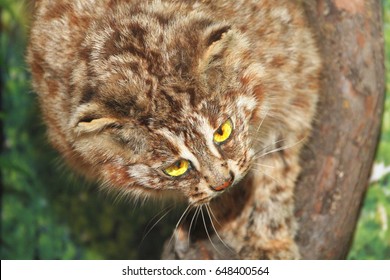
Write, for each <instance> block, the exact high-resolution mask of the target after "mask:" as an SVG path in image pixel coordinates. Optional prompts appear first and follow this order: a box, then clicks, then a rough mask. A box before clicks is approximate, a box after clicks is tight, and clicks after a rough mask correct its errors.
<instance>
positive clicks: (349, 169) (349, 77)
mask: <svg viewBox="0 0 390 280" xmlns="http://www.w3.org/2000/svg"><path fill="white" fill-rule="evenodd" d="M307 4H308V5H307V8H308V9H307V10H308V15H309V18H310V22H311V24H312V26H313V28H314V29H315V30H316V33H317V34H318V38H319V42H320V44H319V46H320V48H321V53H322V56H323V60H324V63H325V68H324V72H323V78H324V79H323V86H322V94H321V98H322V99H321V101H320V106H319V111H318V116H317V121H316V123H315V127H314V131H313V137H312V140H311V142H310V144H309V146H308V148H307V149H306V150H304V152H303V154H302V164H303V165H304V171H303V173H302V174H301V180H300V181H299V183H298V185H297V189H296V216H297V218H298V221H299V224H300V230H299V233H298V236H297V241H298V244H299V246H300V251H301V254H302V257H303V258H304V259H344V258H346V256H347V254H348V251H349V247H350V245H351V241H352V239H353V233H354V230H355V226H356V222H357V219H358V216H359V211H360V206H361V204H362V201H363V199H364V194H365V191H366V187H367V185H368V180H369V175H370V171H371V166H372V163H373V159H374V155H375V150H376V145H377V142H378V135H379V131H380V124H381V117H382V113H383V100H384V92H385V89H384V87H385V70H384V41H383V20H382V6H381V1H379V0H370V1H366V0H317V1H307Z"/></svg>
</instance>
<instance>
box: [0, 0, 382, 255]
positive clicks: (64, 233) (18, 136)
mask: <svg viewBox="0 0 390 280" xmlns="http://www.w3.org/2000/svg"><path fill="white" fill-rule="evenodd" d="M383 4H384V7H385V9H384V11H385V13H384V16H385V20H386V24H385V39H386V43H387V46H388V47H387V49H386V64H387V69H388V71H387V90H388V92H389V90H390V70H389V69H390V65H389V63H390V0H384V1H383ZM28 14H29V11H28V5H27V4H26V3H24V2H23V1H22V0H0V20H1V22H0V28H1V30H0V31H1V33H0V65H1V73H0V79H1V83H0V85H1V87H2V88H1V92H2V96H1V104H2V111H1V113H0V118H1V120H2V122H3V126H4V127H3V134H4V149H3V151H2V153H1V156H0V167H1V178H0V179H1V180H2V204H1V207H2V208H1V248H0V250H1V251H0V257H1V259H148V258H149V259H150V258H152V259H153V258H159V255H158V254H159V252H160V249H161V246H162V241H163V240H165V239H166V238H167V237H168V236H169V235H170V231H171V228H172V224H174V221H177V220H178V214H176V215H169V216H170V217H171V220H168V221H167V222H164V223H158V224H157V225H156V226H155V228H154V229H153V230H152V231H151V232H150V233H149V234H148V235H147V237H146V238H145V240H141V238H142V237H143V236H144V232H145V231H146V230H147V229H148V228H150V226H151V225H150V224H149V223H150V221H151V220H152V222H151V224H152V225H153V223H154V222H155V221H156V220H157V219H158V218H159V217H161V216H162V215H163V214H164V213H165V212H161V213H159V212H160V210H159V209H156V207H137V206H134V208H133V206H130V204H129V203H120V202H116V203H113V201H114V199H113V198H112V197H109V198H107V197H105V196H104V195H102V194H101V193H97V192H96V191H95V190H96V186H93V187H88V184H87V183H85V182H83V181H81V180H80V179H78V178H72V176H71V175H70V173H67V172H65V173H64V172H63V171H60V170H63V169H64V168H63V167H61V168H57V166H58V163H57V160H56V157H57V155H56V153H55V152H54V151H53V150H51V148H50V147H49V146H48V145H47V144H46V139H45V135H44V126H43V124H42V121H41V119H40V117H39V115H40V113H39V111H38V109H37V108H38V106H37V104H36V100H35V96H34V95H33V94H32V93H31V90H30V86H29V79H30V77H29V76H28V74H27V71H26V65H25V63H24V50H25V44H26V39H25V38H26V33H27V31H26V27H27V26H28V16H26V15H28ZM385 106H386V111H385V115H384V119H383V132H382V136H381V142H380V146H379V149H378V155H377V160H376V161H377V162H385V164H386V165H390V97H389V95H387V98H386V103H385ZM389 182H390V176H387V177H384V178H382V179H381V180H380V181H379V182H377V183H375V184H373V185H372V186H370V188H369V190H368V193H367V198H366V201H365V206H364V208H363V210H362V214H361V219H360V221H359V224H358V226H357V233H356V236H355V241H354V244H353V247H352V250H351V253H350V255H349V258H350V259H389V258H390V229H389V227H390V221H389V217H390V183H389ZM178 213H180V211H179V212H178ZM156 214H157V215H156ZM154 215H156V218H155V219H154V221H153V219H152V217H153V216H154Z"/></svg>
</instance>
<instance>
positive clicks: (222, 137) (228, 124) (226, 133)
mask: <svg viewBox="0 0 390 280" xmlns="http://www.w3.org/2000/svg"><path fill="white" fill-rule="evenodd" d="M232 132H233V123H232V121H231V120H230V119H228V120H226V121H225V122H224V123H223V124H222V125H221V126H220V127H219V128H218V129H217V130H216V131H215V132H214V143H215V144H217V145H221V144H223V143H225V142H226V141H227V140H228V139H229V138H230V136H231V134H232Z"/></svg>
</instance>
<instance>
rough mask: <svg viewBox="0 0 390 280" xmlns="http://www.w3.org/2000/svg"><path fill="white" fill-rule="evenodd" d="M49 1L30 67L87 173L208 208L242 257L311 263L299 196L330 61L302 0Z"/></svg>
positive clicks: (58, 137) (49, 112)
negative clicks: (299, 238) (303, 258)
mask: <svg viewBox="0 0 390 280" xmlns="http://www.w3.org/2000/svg"><path fill="white" fill-rule="evenodd" d="M35 2H36V3H35V16H34V21H33V24H32V28H31V33H30V43H29V47H28V55H27V61H28V63H29V66H30V69H31V73H32V77H33V87H34V90H35V91H36V92H37V93H38V98H39V103H40V106H41V109H42V113H43V117H44V120H45V122H46V124H47V128H48V135H49V139H50V141H51V143H52V144H53V145H54V147H55V148H56V149H57V150H58V151H59V152H60V153H61V155H62V156H63V157H64V159H65V160H66V161H67V162H68V163H69V164H70V166H72V167H73V169H75V170H76V171H77V172H80V173H82V174H84V175H85V176H87V177H88V178H91V179H93V180H96V181H99V182H101V185H102V186H103V187H104V188H108V189H110V190H113V191H119V192H121V193H123V194H124V195H131V196H133V197H150V196H159V197H166V196H170V195H171V194H175V195H177V196H181V197H184V198H185V199H186V200H187V201H188V205H189V207H188V208H187V210H188V211H189V210H190V209H197V211H198V209H200V210H202V209H204V208H205V209H206V210H207V212H208V213H209V214H210V219H211V220H212V221H214V223H213V227H214V230H215V231H217V233H218V236H219V238H220V239H221V240H223V242H224V244H226V246H228V247H229V248H230V249H231V250H233V251H234V252H235V255H236V256H237V257H238V258H242V259H259V258H261V259H297V258H299V250H298V248H297V246H296V244H295V242H294V236H295V232H296V228H297V224H296V221H295V219H294V215H293V204H294V198H293V193H294V185H295V182H296V179H297V176H298V174H299V172H300V169H301V168H300V163H299V151H300V149H301V147H302V146H303V145H304V143H305V140H306V139H307V137H308V135H309V134H310V131H311V123H312V119H313V116H314V114H315V110H316V103H317V99H318V90H319V73H320V68H321V61H320V57H319V54H318V50H317V47H316V44H315V40H314V37H313V34H312V32H311V30H310V29H309V28H308V26H307V22H306V20H305V17H304V13H303V8H302V4H301V1H290V0H273V1H271V0H260V1H258V0H237V1H227V0H215V1H201V0H187V1H165V0H161V1H137V0H134V1H132V0H127V1H126V0H99V1H98V0H63V1H50V0H37V1H35ZM202 214H203V213H202ZM178 227H183V228H184V227H185V225H184V224H183V225H182V224H180V223H179V224H178ZM187 230H189V229H188V228H187ZM220 257H221V258H223V257H224V256H220Z"/></svg>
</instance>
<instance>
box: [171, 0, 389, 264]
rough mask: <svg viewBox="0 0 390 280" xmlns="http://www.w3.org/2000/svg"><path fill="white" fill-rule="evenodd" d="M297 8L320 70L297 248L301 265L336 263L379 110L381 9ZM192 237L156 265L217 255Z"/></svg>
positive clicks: (364, 5) (300, 191)
mask: <svg viewBox="0 0 390 280" xmlns="http://www.w3.org/2000/svg"><path fill="white" fill-rule="evenodd" d="M305 3H306V7H307V12H308V15H309V18H310V22H311V25H312V27H313V29H314V30H315V32H316V34H318V41H319V46H320V49H321V53H322V55H323V59H324V63H325V65H324V71H323V86H322V92H321V101H320V104H319V110H318V115H317V119H316V122H315V127H314V130H313V136H312V139H311V141H310V143H309V144H308V146H307V148H306V149H305V150H304V151H303V154H302V164H303V166H304V170H303V173H302V174H301V176H300V180H299V182H298V185H297V189H296V216H297V218H298V221H299V224H300V230H299V233H298V236H297V242H298V244H299V246H300V251H301V254H302V258H304V259H343V258H345V257H346V256H347V253H348V251H349V247H350V244H351V241H352V238H353V232H354V230H355V226H356V222H357V218H358V215H359V211H360V206H361V204H362V201H363V198H364V194H365V190H366V187H367V184H368V179H369V175H370V171H371V166H372V162H373V158H374V154H375V150H376V145H377V139H378V135H379V130H380V122H381V116H382V111H383V98H384V85H385V83H384V42H383V32H382V25H383V21H382V10H381V2H380V1H379V0H370V1H366V0H306V1H305ZM194 236H195V237H196V234H194ZM194 236H193V238H192V244H191V246H190V249H189V250H185V251H186V253H185V254H182V255H178V254H177V252H180V251H181V250H180V246H181V245H183V244H180V242H179V243H177V244H176V245H175V246H176V247H175V249H174V250H172V248H171V250H168V246H167V249H166V250H165V252H164V254H163V258H169V259H172V258H175V259H186V258H190V259H194V258H195V259H209V258H214V257H215V256H217V255H220V254H219V253H220V252H219V253H218V254H217V253H216V252H215V249H214V248H213V246H211V245H210V242H208V239H204V238H199V239H196V238H194ZM212 240H213V241H215V240H217V238H216V237H215V236H213V237H212ZM174 251H175V252H176V254H175V253H173V252H174Z"/></svg>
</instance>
